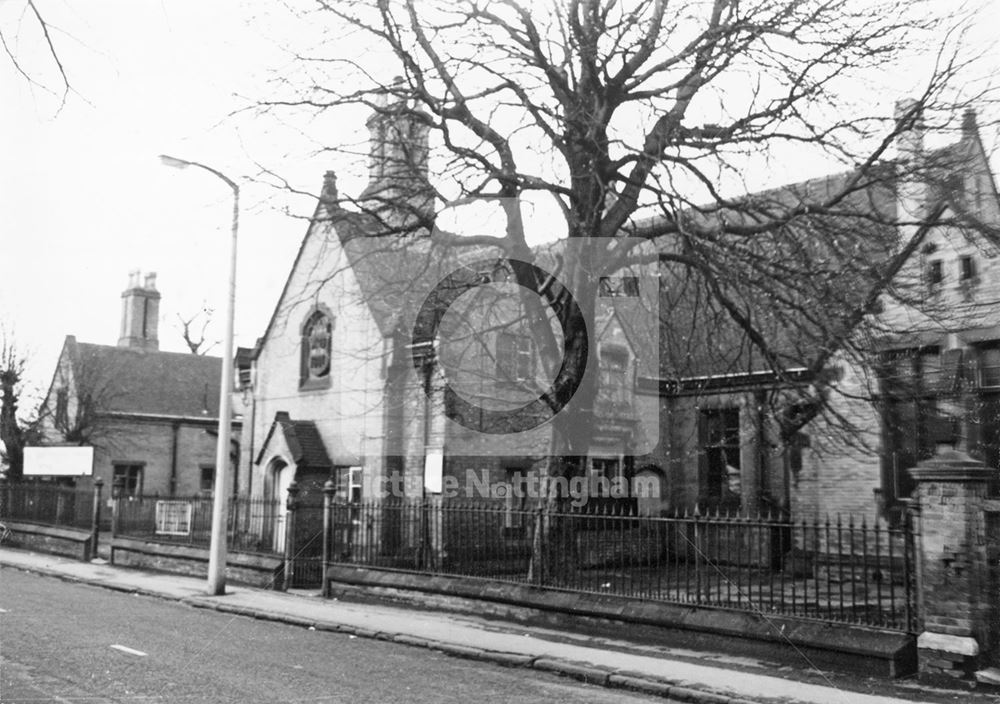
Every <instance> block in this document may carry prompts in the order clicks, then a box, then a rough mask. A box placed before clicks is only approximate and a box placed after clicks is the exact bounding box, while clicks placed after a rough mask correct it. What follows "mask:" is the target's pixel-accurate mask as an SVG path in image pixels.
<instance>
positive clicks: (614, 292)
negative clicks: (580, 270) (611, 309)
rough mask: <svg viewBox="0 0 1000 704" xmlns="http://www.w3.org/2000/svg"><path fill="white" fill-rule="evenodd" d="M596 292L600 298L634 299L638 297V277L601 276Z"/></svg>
mask: <svg viewBox="0 0 1000 704" xmlns="http://www.w3.org/2000/svg"><path fill="white" fill-rule="evenodd" d="M598 292H599V295H600V297H601V298H636V297H638V295H639V277H637V276H602V277H601V278H600V281H599V282H598Z"/></svg>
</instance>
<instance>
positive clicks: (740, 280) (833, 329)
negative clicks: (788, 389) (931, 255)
mask: <svg viewBox="0 0 1000 704" xmlns="http://www.w3.org/2000/svg"><path fill="white" fill-rule="evenodd" d="M977 150H978V152H977ZM981 152H982V148H981V143H980V142H979V138H978V133H977V132H976V131H975V129H974V125H973V126H972V128H971V129H969V128H966V129H965V130H964V132H963V138H962V139H961V140H960V141H958V142H955V143H952V144H949V145H947V146H944V147H941V148H938V149H934V150H929V151H927V152H925V154H924V159H925V164H924V167H923V169H922V171H921V173H922V175H923V176H924V177H926V182H925V186H926V187H925V189H924V191H923V197H924V203H923V206H924V208H925V211H926V212H932V211H934V210H935V209H936V208H940V207H943V206H944V205H945V204H948V203H952V202H954V200H955V198H956V194H955V193H954V191H953V184H954V181H953V180H952V178H951V175H952V174H955V173H959V174H961V173H963V170H966V169H968V168H969V167H968V164H969V163H970V161H974V160H976V158H977V155H978V154H981ZM899 170H900V166H899V164H898V163H897V162H895V161H887V162H883V163H880V164H876V165H875V166H873V167H872V168H870V169H869V170H868V171H867V173H865V174H864V177H863V178H860V179H858V181H857V185H856V186H855V190H853V192H851V193H850V194H849V195H848V196H847V197H846V198H844V199H843V200H842V201H841V203H840V204H839V205H837V206H836V207H834V208H833V209H832V212H831V213H825V214H823V215H812V214H809V213H805V214H803V215H800V216H798V217H796V218H795V219H794V220H792V221H791V222H790V223H789V224H788V225H786V226H785V227H782V228H779V229H777V230H773V231H768V232H765V233H762V234H759V235H755V236H753V237H745V236H743V235H734V236H732V237H730V238H727V237H726V236H725V235H720V236H719V238H718V241H716V242H713V243H712V246H716V247H718V252H717V257H716V258H717V259H718V260H719V261H723V262H725V263H726V264H727V265H728V266H729V268H728V269H727V270H725V271H724V273H723V274H722V278H723V279H724V280H723V281H721V285H722V286H723V287H724V288H725V291H726V293H727V295H729V296H730V297H731V300H732V302H733V304H734V305H735V307H736V308H737V309H738V313H739V314H742V315H744V316H746V317H747V318H748V319H749V320H751V322H752V324H753V327H754V328H755V329H756V330H758V331H760V332H762V333H763V336H764V338H765V340H766V342H767V345H768V347H769V348H770V350H771V351H772V352H774V353H775V354H776V356H777V359H776V360H774V361H776V362H777V365H778V368H783V369H795V368H799V367H802V366H804V365H806V364H807V363H809V362H811V361H812V360H813V359H814V358H815V357H816V355H817V354H818V353H819V352H820V351H821V350H823V349H824V346H828V343H829V341H830V340H831V339H832V338H836V337H837V336H838V335H840V334H848V333H849V332H850V330H852V329H853V326H854V325H855V324H856V323H857V320H856V319H854V318H848V317H846V315H845V314H846V312H847V311H850V310H854V309H856V308H857V307H858V306H859V304H861V303H862V301H863V298H862V297H863V296H866V295H867V292H868V291H869V290H870V289H871V285H872V284H873V283H874V282H875V281H876V277H878V276H881V275H882V270H881V268H880V266H879V264H880V262H884V261H886V260H887V258H888V257H887V255H889V254H890V253H892V252H896V251H900V249H899V248H900V247H901V245H902V244H903V243H902V242H901V241H900V231H899V229H898V228H897V227H896V225H895V222H896V221H897V219H899V220H903V221H906V220H912V219H913V216H912V214H904V213H897V208H898V204H899V202H900V199H899V197H898V193H897V189H898V187H899V178H898V173H899ZM857 173H858V172H843V173H838V174H832V175H829V176H826V177H822V178H817V179H811V180H808V181H803V182H799V183H793V184H788V185H785V186H782V187H779V188H775V189H770V190H766V191H761V192H757V193H751V194H748V195H747V196H745V197H743V198H741V199H739V206H740V207H739V209H733V210H732V211H725V210H723V211H720V212H715V213H711V214H707V213H703V212H698V211H695V210H693V211H691V212H690V213H689V214H686V216H687V217H689V218H690V219H691V221H692V222H693V223H694V224H698V225H709V224H711V223H712V222H713V221H714V219H717V220H722V221H725V222H726V223H728V224H737V225H752V224H754V223H755V222H768V221H770V220H772V219H773V216H774V214H776V213H780V212H781V211H784V210H787V209H788V208H794V207H796V206H800V205H804V204H809V203H818V202H822V201H823V200H824V199H827V198H829V197H831V196H832V195H834V194H837V193H839V192H841V191H842V190H844V188H845V187H846V186H847V185H848V184H850V183H853V181H852V180H853V179H855V177H856V176H857ZM990 184H991V187H992V188H993V197H994V199H995V198H996V191H995V185H993V180H992V178H991V179H990ZM682 219H683V218H682ZM921 232H924V234H926V232H925V231H924V230H921ZM913 251H914V252H915V251H917V248H913ZM662 271H663V283H664V285H663V292H664V293H663V297H662V298H661V301H660V312H661V341H662V345H661V367H662V370H661V373H660V377H661V378H662V379H673V380H680V379H693V378H700V379H708V378H711V377H722V376H726V375H730V376H732V375H741V374H751V375H752V374H757V373H760V372H763V371H766V370H768V369H771V368H772V366H773V365H772V362H771V361H769V360H767V359H765V358H764V357H763V355H762V354H761V353H760V351H759V349H758V348H757V347H756V346H755V345H753V344H751V341H750V339H749V337H748V335H747V334H746V333H745V332H744V330H742V329H741V328H740V326H739V325H737V324H736V322H734V320H733V317H732V315H731V311H727V310H726V309H724V307H723V306H722V305H721V304H720V303H719V301H718V300H717V298H716V296H715V295H714V292H712V291H710V290H709V287H708V286H707V285H706V283H705V281H704V280H702V279H701V278H700V277H698V276H690V275H688V273H687V272H686V271H685V268H684V266H683V265H681V264H670V265H667V266H666V267H665V268H664V269H663V270H662ZM765 275H768V276H770V283H769V284H768V285H765V286H760V285H759V281H756V280H755V277H756V279H759V278H760V277H762V276H765ZM772 294H775V295H772ZM776 296H778V297H776ZM779 297H780V298H779Z"/></svg>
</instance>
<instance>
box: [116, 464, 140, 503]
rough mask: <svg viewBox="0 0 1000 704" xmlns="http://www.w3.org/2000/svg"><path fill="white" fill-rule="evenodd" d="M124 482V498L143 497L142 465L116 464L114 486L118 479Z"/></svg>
mask: <svg viewBox="0 0 1000 704" xmlns="http://www.w3.org/2000/svg"><path fill="white" fill-rule="evenodd" d="M119 478H121V479H122V480H123V482H124V483H123V484H122V490H121V492H122V493H121V495H122V496H141V495H142V465H141V464H116V465H114V478H113V479H114V483H113V484H112V486H114V484H117V483H118V479H119Z"/></svg>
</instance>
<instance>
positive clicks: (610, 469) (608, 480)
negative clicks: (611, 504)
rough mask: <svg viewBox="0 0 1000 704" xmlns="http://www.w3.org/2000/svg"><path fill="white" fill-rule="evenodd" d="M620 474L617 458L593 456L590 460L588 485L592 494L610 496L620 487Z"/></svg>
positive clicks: (619, 463)
mask: <svg viewBox="0 0 1000 704" xmlns="http://www.w3.org/2000/svg"><path fill="white" fill-rule="evenodd" d="M621 476H622V465H621V462H620V461H619V460H618V459H617V458H615V459H607V458H603V459H602V458H594V459H592V460H591V461H590V479H591V483H590V486H591V488H592V491H593V495H594V496H612V495H613V493H614V492H615V491H616V490H617V489H618V488H620V487H621V484H620V482H621ZM616 482H617V483H618V486H616Z"/></svg>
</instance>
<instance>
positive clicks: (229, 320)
mask: <svg viewBox="0 0 1000 704" xmlns="http://www.w3.org/2000/svg"><path fill="white" fill-rule="evenodd" d="M160 161H162V162H163V164H164V165H166V166H171V167H173V168H176V169H186V168H187V167H189V166H196V167H198V168H199V169H204V170H205V171H207V172H209V173H210V174H213V175H214V176H217V177H218V178H219V179H221V180H223V181H225V182H226V185H228V186H229V187H230V188H231V189H233V227H232V237H231V238H230V240H229V296H228V297H227V299H226V335H225V338H224V339H223V342H222V380H221V383H220V385H219V444H218V446H217V447H216V449H215V490H214V492H213V495H214V498H213V500H212V539H211V544H210V547H209V553H208V593H209V594H211V595H215V596H221V595H223V594H225V593H226V518H227V515H228V500H227V499H228V498H229V491H228V485H229V453H230V436H231V428H232V419H231V418H230V416H231V414H232V413H231V412H232V394H231V387H232V383H233V317H234V314H235V310H236V238H237V233H238V231H239V220H240V187H239V185H237V184H236V182H235V181H233V180H232V179H231V178H229V177H228V176H226V175H225V174H223V173H221V172H219V171H216V170H215V169H213V168H212V167H210V166H205V165H204V164H199V163H198V162H197V161H187V160H185V159H176V158H174V157H172V156H167V155H165V154H161V155H160Z"/></svg>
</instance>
